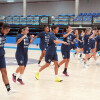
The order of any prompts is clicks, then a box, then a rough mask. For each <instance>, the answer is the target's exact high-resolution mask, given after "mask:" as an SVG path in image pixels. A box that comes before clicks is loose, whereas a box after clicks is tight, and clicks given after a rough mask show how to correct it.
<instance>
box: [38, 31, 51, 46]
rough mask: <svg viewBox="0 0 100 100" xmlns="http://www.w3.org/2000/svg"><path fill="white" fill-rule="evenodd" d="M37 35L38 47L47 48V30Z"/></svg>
mask: <svg viewBox="0 0 100 100" xmlns="http://www.w3.org/2000/svg"><path fill="white" fill-rule="evenodd" d="M38 37H39V38H40V48H47V47H48V41H49V32H48V33H46V32H45V31H43V32H41V33H39V34H38Z"/></svg>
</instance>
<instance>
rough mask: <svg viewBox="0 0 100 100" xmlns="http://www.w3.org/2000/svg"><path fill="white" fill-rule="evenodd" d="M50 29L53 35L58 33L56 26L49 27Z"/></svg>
mask: <svg viewBox="0 0 100 100" xmlns="http://www.w3.org/2000/svg"><path fill="white" fill-rule="evenodd" d="M51 29H52V32H53V33H54V34H56V33H58V31H59V27H58V26H56V25H53V26H51Z"/></svg>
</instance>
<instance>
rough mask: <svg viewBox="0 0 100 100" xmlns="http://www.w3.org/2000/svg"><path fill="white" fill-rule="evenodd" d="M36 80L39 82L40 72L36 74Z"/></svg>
mask: <svg viewBox="0 0 100 100" xmlns="http://www.w3.org/2000/svg"><path fill="white" fill-rule="evenodd" d="M35 78H36V79H37V80H39V72H36V73H35Z"/></svg>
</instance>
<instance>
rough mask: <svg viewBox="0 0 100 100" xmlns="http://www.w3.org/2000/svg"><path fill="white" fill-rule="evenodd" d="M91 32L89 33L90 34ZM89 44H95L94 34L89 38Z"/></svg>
mask: <svg viewBox="0 0 100 100" xmlns="http://www.w3.org/2000/svg"><path fill="white" fill-rule="evenodd" d="M92 34H93V33H91V35H92ZM90 42H91V44H95V36H94V37H93V38H91V39H90Z"/></svg>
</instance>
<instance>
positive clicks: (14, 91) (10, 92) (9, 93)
mask: <svg viewBox="0 0 100 100" xmlns="http://www.w3.org/2000/svg"><path fill="white" fill-rule="evenodd" d="M17 92H18V91H16V90H10V91H9V92H8V95H11V94H13V93H17Z"/></svg>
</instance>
